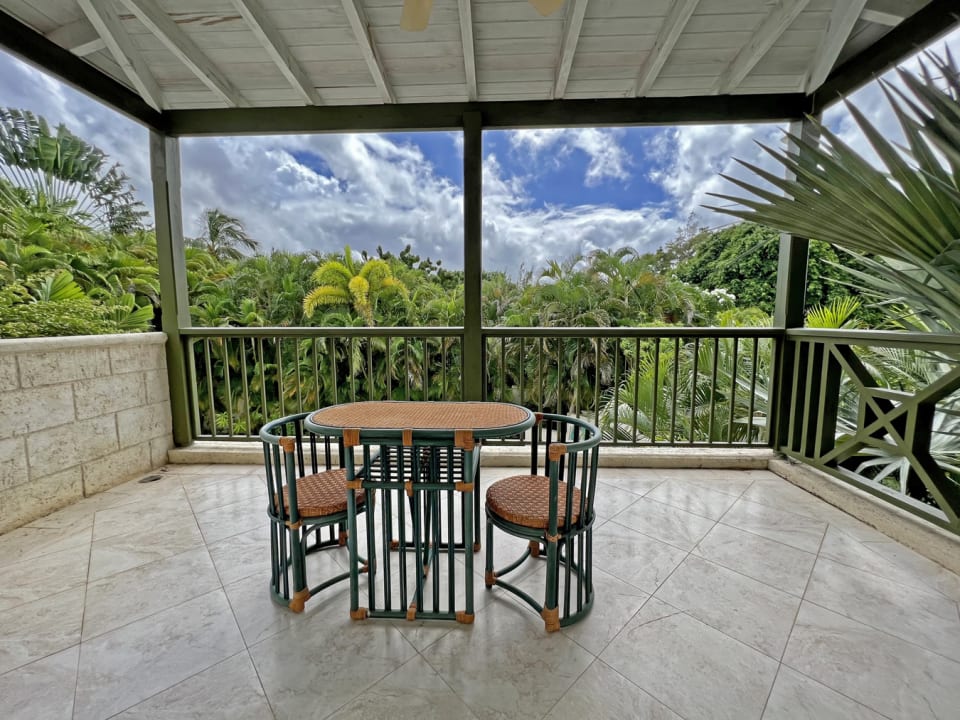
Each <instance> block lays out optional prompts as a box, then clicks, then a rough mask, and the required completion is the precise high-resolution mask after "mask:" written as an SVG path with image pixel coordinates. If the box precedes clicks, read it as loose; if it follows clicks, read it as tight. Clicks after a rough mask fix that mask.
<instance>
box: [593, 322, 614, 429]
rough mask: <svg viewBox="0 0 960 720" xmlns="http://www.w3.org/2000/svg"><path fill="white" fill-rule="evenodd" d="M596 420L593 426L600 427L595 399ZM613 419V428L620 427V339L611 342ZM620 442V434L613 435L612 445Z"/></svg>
mask: <svg viewBox="0 0 960 720" xmlns="http://www.w3.org/2000/svg"><path fill="white" fill-rule="evenodd" d="M599 376H600V373H599V372H598V373H597V377H599ZM597 389H598V390H599V389H600V383H599V381H598V382H597ZM596 400H597V419H596V420H595V421H594V423H593V424H594V425H597V426H599V425H600V398H599V397H598V398H597V399H596ZM613 418H614V427H616V428H618V429H619V427H620V338H617V339H616V340H614V342H613ZM619 442H620V433H619V431H618V432H614V433H613V443H614V445H616V444H617V443H619Z"/></svg>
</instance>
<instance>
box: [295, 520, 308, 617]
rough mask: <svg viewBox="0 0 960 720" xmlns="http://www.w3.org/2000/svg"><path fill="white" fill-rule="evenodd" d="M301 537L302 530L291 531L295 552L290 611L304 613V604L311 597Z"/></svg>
mask: <svg viewBox="0 0 960 720" xmlns="http://www.w3.org/2000/svg"><path fill="white" fill-rule="evenodd" d="M305 539H306V538H302V539H301V537H300V528H298V527H294V528H292V529H291V530H290V548H291V550H294V549H295V550H294V552H293V558H292V560H293V596H292V597H291V598H290V609H291V610H293V611H294V612H297V613H299V612H303V607H304V603H306V602H307V599H308V598H309V597H310V590H309V589H308V588H307V565H306V559H305V557H304V549H303V544H302V543H303V541H304V540H305Z"/></svg>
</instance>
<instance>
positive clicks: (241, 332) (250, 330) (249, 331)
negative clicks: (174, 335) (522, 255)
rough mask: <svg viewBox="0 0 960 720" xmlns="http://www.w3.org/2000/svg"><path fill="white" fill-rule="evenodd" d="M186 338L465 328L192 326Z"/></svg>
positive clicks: (458, 330) (426, 333) (424, 333)
mask: <svg viewBox="0 0 960 720" xmlns="http://www.w3.org/2000/svg"><path fill="white" fill-rule="evenodd" d="M180 334H181V335H185V336H187V337H320V338H324V337H341V338H342V337H364V338H365V337H450V336H454V337H463V328H462V327H190V328H181V330H180Z"/></svg>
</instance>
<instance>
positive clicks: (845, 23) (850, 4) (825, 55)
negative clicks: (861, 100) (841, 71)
mask: <svg viewBox="0 0 960 720" xmlns="http://www.w3.org/2000/svg"><path fill="white" fill-rule="evenodd" d="M866 4H867V0H848V1H847V2H838V3H836V4H835V5H834V6H833V11H832V12H831V13H830V24H829V25H828V26H827V32H826V33H824V34H823V36H822V37H821V38H820V46H819V47H818V48H817V51H816V53H815V54H814V56H813V58H814V60H813V67H812V68H811V69H810V74H809V75H808V76H807V82H806V91H807V92H808V93H811V92H813V91H814V90H816V89H817V88H818V87H820V86H821V85H822V84H823V81H824V80H826V79H827V75H829V74H830V70H832V69H833V66H834V64H835V63H836V62H837V58H838V57H840V51H841V50H843V46H844V45H846V43H847V39H848V38H849V37H850V33H851V32H852V31H853V26H854V25H856V23H857V20H859V19H860V13H861V12H862V11H863V6H864V5H866Z"/></svg>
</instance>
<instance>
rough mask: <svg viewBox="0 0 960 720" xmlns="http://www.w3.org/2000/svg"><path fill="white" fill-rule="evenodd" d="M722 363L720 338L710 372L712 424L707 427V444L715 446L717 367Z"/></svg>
mask: <svg viewBox="0 0 960 720" xmlns="http://www.w3.org/2000/svg"><path fill="white" fill-rule="evenodd" d="M719 362H720V338H714V339H713V369H712V370H711V372H710V422H709V423H708V426H707V442H708V443H710V444H711V445H712V444H713V427H714V419H715V416H716V411H717V365H718V364H719Z"/></svg>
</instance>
